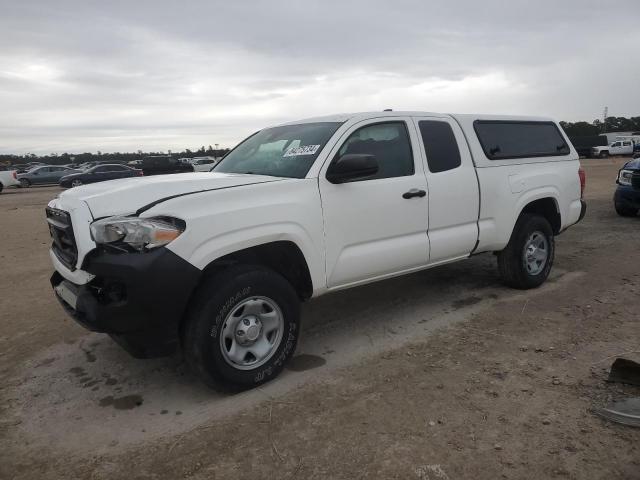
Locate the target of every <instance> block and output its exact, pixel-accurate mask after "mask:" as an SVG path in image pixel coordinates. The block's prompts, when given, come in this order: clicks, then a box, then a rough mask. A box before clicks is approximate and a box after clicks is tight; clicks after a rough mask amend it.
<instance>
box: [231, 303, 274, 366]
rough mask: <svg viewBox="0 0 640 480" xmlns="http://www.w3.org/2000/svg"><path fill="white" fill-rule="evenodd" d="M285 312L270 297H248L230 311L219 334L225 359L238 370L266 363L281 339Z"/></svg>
mask: <svg viewBox="0 0 640 480" xmlns="http://www.w3.org/2000/svg"><path fill="white" fill-rule="evenodd" d="M283 332H284V316H283V315H282V310H280V307H279V306H278V304H277V303H276V302H274V301H273V300H272V299H270V298H267V297H249V298H247V299H245V300H243V301H242V302H240V303H239V304H238V305H236V306H235V307H234V308H233V310H231V312H229V314H228V315H227V317H226V318H225V320H224V323H223V325H222V333H221V334H220V350H221V352H222V357H223V358H224V360H225V361H226V362H227V363H228V364H229V365H231V366H232V367H233V368H236V369H238V370H252V369H254V368H258V367H260V366H262V365H264V364H265V363H266V362H267V361H268V360H269V359H270V358H271V357H272V356H273V355H274V353H275V352H276V350H277V349H278V347H279V346H280V343H281V341H282V336H283Z"/></svg>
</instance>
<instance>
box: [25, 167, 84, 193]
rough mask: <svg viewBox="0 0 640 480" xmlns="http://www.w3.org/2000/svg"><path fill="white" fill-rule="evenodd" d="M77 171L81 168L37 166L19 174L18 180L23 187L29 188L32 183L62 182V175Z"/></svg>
mask: <svg viewBox="0 0 640 480" xmlns="http://www.w3.org/2000/svg"><path fill="white" fill-rule="evenodd" d="M77 172H79V170H74V169H73V168H67V167H62V166H57V165H47V166H44V167H35V168H32V169H31V170H29V171H27V172H25V173H20V174H18V181H19V182H20V186H21V187H22V188H28V187H30V186H31V185H51V184H54V185H55V184H57V183H59V182H60V179H61V178H62V177H64V176H66V175H71V174H73V173H77Z"/></svg>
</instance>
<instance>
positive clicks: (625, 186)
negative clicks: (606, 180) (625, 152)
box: [613, 154, 640, 217]
mask: <svg viewBox="0 0 640 480" xmlns="http://www.w3.org/2000/svg"><path fill="white" fill-rule="evenodd" d="M616 183H617V184H618V188H616V193H615V195H614V197H613V203H614V206H615V209H616V212H617V213H618V215H620V216H622V217H635V216H636V215H638V211H640V154H636V155H634V159H633V160H631V161H630V162H627V163H626V164H625V166H624V167H622V168H621V169H620V171H619V172H618V179H617V180H616Z"/></svg>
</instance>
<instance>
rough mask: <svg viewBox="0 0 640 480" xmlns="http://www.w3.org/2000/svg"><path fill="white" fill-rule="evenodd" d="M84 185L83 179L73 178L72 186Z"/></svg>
mask: <svg viewBox="0 0 640 480" xmlns="http://www.w3.org/2000/svg"><path fill="white" fill-rule="evenodd" d="M81 185H82V180H78V179H77V178H76V179H74V180H71V186H72V187H79V186H81Z"/></svg>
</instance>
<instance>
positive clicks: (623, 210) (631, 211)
mask: <svg viewBox="0 0 640 480" xmlns="http://www.w3.org/2000/svg"><path fill="white" fill-rule="evenodd" d="M614 205H615V208H616V213H617V214H618V215H620V216H621V217H635V216H636V215H637V214H638V209H637V208H631V207H625V206H624V205H620V204H619V203H615V204H614Z"/></svg>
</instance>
